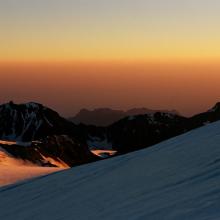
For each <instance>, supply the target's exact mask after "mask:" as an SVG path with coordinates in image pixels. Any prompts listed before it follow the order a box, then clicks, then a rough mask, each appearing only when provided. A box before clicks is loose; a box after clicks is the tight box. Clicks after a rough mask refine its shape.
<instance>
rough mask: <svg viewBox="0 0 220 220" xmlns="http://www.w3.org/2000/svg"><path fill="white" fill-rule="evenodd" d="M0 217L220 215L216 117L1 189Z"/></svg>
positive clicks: (191, 219) (184, 218) (201, 219)
mask: <svg viewBox="0 0 220 220" xmlns="http://www.w3.org/2000/svg"><path fill="white" fill-rule="evenodd" d="M0 219H2V220H58V219H59V220H72V219H73V220H81V219H82V220H89V219H90V220H91V219H94V220H97V219H101V220H103V219H104V220H105V219H109V220H114V219H119V220H133V219H143V220H171V219H175V220H195V219H198V220H219V219H220V122H217V123H214V124H210V125H207V126H205V127H203V128H200V129H197V130H195V131H192V132H190V133H187V134H184V135H182V136H179V137H176V138H173V139H170V140H168V141H166V142H163V143H161V144H158V145H156V146H154V147H152V148H149V149H146V150H142V151H138V152H134V153H131V154H127V155H124V156H121V157H116V158H112V159H109V160H105V161H101V162H97V163H93V164H89V165H84V166H81V167H77V168H73V169H71V170H66V171H62V172H59V173H55V174H52V175H48V176H45V177H40V178H37V179H35V180H31V181H28V182H25V183H20V184H17V185H11V186H8V187H3V188H0Z"/></svg>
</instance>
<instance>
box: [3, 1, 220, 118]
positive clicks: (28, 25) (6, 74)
mask: <svg viewBox="0 0 220 220" xmlns="http://www.w3.org/2000/svg"><path fill="white" fill-rule="evenodd" d="M219 11H220V1H219V0H184V1H183V0H53V1H52V0H37V1H36V0H19V1H18V0H3V1H0V27H1V29H0V103H3V102H6V101H9V100H11V99H12V100H14V101H16V102H25V101H37V102H41V103H44V104H45V105H49V106H50V107H53V108H55V109H56V110H58V111H59V112H60V113H61V114H62V115H65V116H70V115H72V114H74V113H75V112H77V111H78V110H79V109H80V108H83V107H86V108H95V107H112V108H122V109H127V108H131V107H143V106H145V107H149V108H163V109H164V108H165V109H173V108H174V109H177V110H179V111H180V112H182V113H183V114H187V115H190V114H193V113H196V112H198V111H203V110H206V109H207V108H208V107H210V106H211V105H213V104H214V102H216V101H218V100H219V101H220V86H219V85H220V41H219V39H220V25H219V24H220V13H219Z"/></svg>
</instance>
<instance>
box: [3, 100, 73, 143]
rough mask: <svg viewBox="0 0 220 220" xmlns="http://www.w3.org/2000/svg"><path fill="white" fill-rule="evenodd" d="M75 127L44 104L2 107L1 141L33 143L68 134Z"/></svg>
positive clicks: (7, 104)
mask: <svg viewBox="0 0 220 220" xmlns="http://www.w3.org/2000/svg"><path fill="white" fill-rule="evenodd" d="M73 127H74V125H73V124H72V123H71V122H69V121H67V120H66V119H64V118H62V117H61V116H60V115H59V114H58V113H57V112H55V111H53V110H52V109H50V108H47V107H45V106H43V105H42V104H39V103H35V102H29V103H25V104H15V103H13V102H9V103H6V104H3V105H1V106H0V139H3V140H19V141H32V140H33V139H37V138H42V137H44V136H47V135H53V134H66V132H70V131H71V129H72V128H73Z"/></svg>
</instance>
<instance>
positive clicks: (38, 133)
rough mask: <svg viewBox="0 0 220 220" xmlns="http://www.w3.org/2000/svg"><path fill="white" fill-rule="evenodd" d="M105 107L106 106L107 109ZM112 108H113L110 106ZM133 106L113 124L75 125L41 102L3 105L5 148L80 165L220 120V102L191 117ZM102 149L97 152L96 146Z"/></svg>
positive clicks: (43, 160)
mask: <svg viewBox="0 0 220 220" xmlns="http://www.w3.org/2000/svg"><path fill="white" fill-rule="evenodd" d="M104 112H106V111H104ZM110 112H111V111H110ZM138 112H141V113H144V112H145V110H144V109H142V110H140V109H139V110H136V109H135V110H130V111H129V114H131V115H129V116H126V117H124V118H122V119H120V120H119V121H117V122H115V123H113V124H111V125H109V126H105V127H104V126H94V125H86V124H82V123H81V124H74V123H72V122H70V121H68V120H66V119H64V118H63V117H61V116H60V115H59V114H58V113H57V112H55V111H53V110H52V109H49V108H47V107H45V106H43V105H41V104H38V103H27V104H20V105H18V104H14V103H13V102H10V103H7V104H4V105H1V106H0V140H4V141H14V143H13V144H7V142H3V141H0V149H3V150H4V151H6V152H8V153H9V154H10V155H11V156H12V157H16V158H19V159H22V160H27V161H31V162H32V163H35V164H38V165H40V166H62V165H66V166H70V167H72V166H76V165H80V164H84V163H89V162H92V161H96V160H99V159H100V158H99V157H98V156H97V155H95V154H93V153H92V152H93V151H95V150H96V152H98V151H99V150H106V153H105V152H102V151H101V152H102V154H103V155H104V156H105V157H106V156H107V155H108V154H109V156H110V155H113V154H112V153H111V151H113V152H114V154H115V152H117V153H116V155H117V154H124V153H128V152H132V151H135V150H139V149H142V148H146V147H149V146H152V145H154V144H157V143H159V142H161V141H163V140H166V139H169V138H171V137H174V136H177V135H180V134H182V133H185V132H187V131H190V130H192V129H195V128H198V127H201V126H204V125H206V124H208V123H211V122H215V121H218V120H220V103H217V104H216V105H215V106H214V107H213V108H211V109H210V110H209V111H207V112H204V113H201V114H198V115H195V116H193V117H190V118H186V117H183V116H181V115H179V114H177V113H176V112H167V111H165V112H161V111H159V112H154V111H153V110H152V111H151V112H149V113H148V114H140V115H136V113H138ZM97 150H98V151H97Z"/></svg>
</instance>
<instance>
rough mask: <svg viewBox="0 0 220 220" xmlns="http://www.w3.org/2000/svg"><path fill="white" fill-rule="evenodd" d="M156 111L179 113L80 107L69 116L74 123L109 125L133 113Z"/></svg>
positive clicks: (142, 109)
mask: <svg viewBox="0 0 220 220" xmlns="http://www.w3.org/2000/svg"><path fill="white" fill-rule="evenodd" d="M156 112H164V113H172V114H177V115H179V113H178V112H177V111H176V110H172V111H169V110H152V109H148V108H133V109H130V110H128V111H123V110H114V109H110V108H97V109H94V110H88V109H82V110H80V112H79V113H77V114H76V115H75V116H74V117H72V118H69V120H70V121H72V122H74V123H76V124H80V123H82V124H85V125H95V126H109V125H111V124H113V123H115V122H117V121H119V120H120V119H122V118H125V117H127V116H134V115H144V114H152V113H156Z"/></svg>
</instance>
